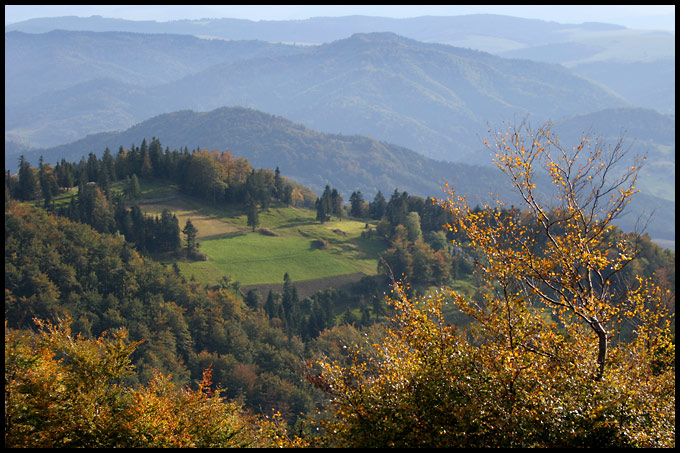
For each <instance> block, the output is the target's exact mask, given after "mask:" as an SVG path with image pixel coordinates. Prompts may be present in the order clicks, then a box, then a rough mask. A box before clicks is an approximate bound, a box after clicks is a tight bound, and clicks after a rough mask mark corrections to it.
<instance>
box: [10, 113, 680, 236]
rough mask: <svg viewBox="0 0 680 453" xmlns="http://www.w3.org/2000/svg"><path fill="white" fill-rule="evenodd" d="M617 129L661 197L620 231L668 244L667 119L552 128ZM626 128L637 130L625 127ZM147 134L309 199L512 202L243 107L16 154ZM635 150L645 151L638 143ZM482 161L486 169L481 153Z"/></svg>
mask: <svg viewBox="0 0 680 453" xmlns="http://www.w3.org/2000/svg"><path fill="white" fill-rule="evenodd" d="M645 118H646V120H645ZM607 121H609V123H607ZM624 123H628V124H630V126H631V128H630V129H629V132H630V133H631V134H629V135H627V137H630V138H635V136H633V135H632V133H635V134H638V135H639V137H640V138H639V140H638V141H637V142H635V143H634V144H635V146H637V148H636V149H635V150H634V151H641V152H645V151H646V152H648V153H649V157H650V159H649V162H648V165H647V168H651V169H654V168H660V169H663V171H662V172H659V173H656V174H655V173H654V172H651V173H647V174H646V175H647V179H646V181H647V182H648V183H653V184H654V185H656V186H657V187H656V188H657V189H659V190H660V192H654V186H653V185H649V186H647V187H649V189H647V188H643V193H642V194H638V196H637V197H636V198H635V199H634V201H633V204H632V205H631V208H630V209H629V211H630V215H628V216H626V217H624V219H623V220H622V223H620V226H621V227H622V228H624V229H625V230H632V229H633V228H634V227H635V221H636V219H637V216H638V215H639V214H640V213H642V212H645V211H646V212H649V211H650V210H652V209H655V210H656V214H655V220H654V222H653V223H652V224H651V225H650V226H649V228H648V231H649V233H650V235H651V236H652V237H653V238H661V239H668V240H672V239H674V237H675V202H674V198H669V197H668V196H667V195H668V190H669V187H673V188H674V184H675V182H674V162H675V158H674V153H673V152H669V151H668V150H669V149H670V150H672V149H674V146H675V145H674V140H673V141H672V142H671V141H670V140H671V139H672V135H671V133H672V132H671V131H673V130H674V127H675V126H674V124H675V121H674V119H672V120H671V117H669V116H667V115H660V114H658V113H656V112H652V111H647V110H644V109H632V110H629V109H623V110H620V111H619V110H613V111H604V112H600V113H598V114H592V115H590V116H586V117H580V116H575V117H572V118H570V119H569V120H568V121H565V123H564V125H560V124H557V125H556V126H555V127H556V128H557V130H560V129H559V128H560V127H562V129H561V130H560V134H562V136H563V137H564V140H565V143H567V141H566V140H574V139H576V137H580V135H581V134H582V133H583V132H590V133H596V132H597V131H599V130H602V131H603V137H604V138H605V139H606V140H610V139H611V140H615V139H616V137H617V135H618V133H619V132H621V131H620V129H619V128H618V126H617V125H619V124H624ZM607 124H609V126H607ZM644 124H646V126H644V127H643V125H644ZM635 125H638V126H639V127H642V129H640V130H638V129H635V128H633V126H635ZM570 135H571V136H573V137H570ZM152 137H158V138H159V139H160V140H161V143H162V146H163V147H164V148H165V147H169V148H170V149H183V148H184V147H188V148H189V149H196V147H200V148H207V149H209V150H212V149H215V150H218V151H224V150H227V149H228V150H230V151H231V152H232V153H233V154H234V155H237V156H242V157H245V158H247V159H249V161H250V162H251V164H252V165H253V166H254V167H255V168H270V169H274V168H275V167H277V166H278V167H279V168H280V170H281V172H282V174H284V175H286V176H287V177H290V178H291V179H293V180H295V181H297V182H299V183H301V184H303V185H305V186H307V187H309V188H311V189H312V190H313V191H315V192H316V193H317V194H320V193H321V192H322V191H323V188H324V187H325V185H326V184H329V185H330V186H332V187H335V188H337V189H338V190H339V191H340V192H341V194H342V195H343V198H344V199H345V200H346V201H347V200H349V195H350V194H351V192H353V191H355V190H361V192H362V193H363V194H364V199H366V200H367V201H370V200H372V197H373V196H374V195H375V194H376V193H377V191H378V190H380V191H382V192H383V194H384V195H385V196H389V195H390V194H391V192H392V191H393V190H394V189H395V188H396V189H398V190H399V191H406V192H408V193H409V194H412V195H419V196H422V197H426V196H435V197H439V196H441V195H442V189H443V185H444V183H449V184H451V185H452V186H453V187H454V188H456V190H458V192H459V193H461V194H464V195H467V196H468V197H469V200H471V202H472V203H485V202H490V201H491V200H492V196H491V195H490V194H502V195H503V198H504V201H506V202H507V203H510V204H512V203H514V204H519V199H518V198H515V197H514V191H513V190H511V189H510V186H509V184H508V181H507V180H506V178H504V177H503V176H502V175H501V174H500V172H499V170H497V169H496V168H492V167H490V166H475V165H468V164H462V163H450V162H443V161H437V160H434V159H430V158H427V157H424V156H422V155H420V154H418V153H416V152H414V151H412V150H409V149H407V148H403V147H400V146H396V145H393V144H390V143H387V142H380V141H377V140H375V139H372V138H369V137H364V136H359V135H351V136H348V135H339V134H324V133H322V132H318V131H315V130H312V129H309V128H307V127H305V126H302V125H300V124H296V123H293V122H292V121H290V120H287V119H285V118H283V117H279V116H275V115H270V114H268V113H264V112H260V111H256V110H253V109H246V108H242V107H234V108H219V109H216V110H213V111H210V112H193V111H179V112H174V113H169V114H163V115H159V116H156V117H154V118H151V119H149V120H147V121H144V122H142V123H139V124H137V125H136V126H134V127H132V128H129V129H127V130H125V131H123V132H108V133H101V134H93V135H90V136H88V137H86V138H85V139H82V140H78V141H76V142H73V143H71V144H68V145H62V146H58V147H54V148H50V149H42V150H34V151H30V152H26V151H25V150H24V155H25V157H26V158H27V160H28V161H29V162H31V163H36V162H38V160H39V158H40V156H43V158H44V160H45V161H46V162H52V163H54V162H57V161H59V160H60V159H61V158H65V159H66V160H68V161H79V160H80V159H81V158H82V157H83V156H86V155H87V154H88V153H89V152H93V153H95V154H96V155H98V156H101V154H102V153H103V151H104V149H106V147H108V148H109V149H110V150H111V151H112V153H114V154H115V153H116V151H117V150H118V148H119V147H120V146H123V147H124V148H128V147H129V146H130V145H131V144H137V145H139V144H140V143H141V142H142V140H143V139H144V138H146V139H147V141H148V140H150V139H151V138H152ZM640 144H643V145H645V147H644V148H643V147H640V146H638V145H640ZM660 150H661V151H663V150H665V151H666V154H665V155H664V154H663V153H662V152H661V151H660ZM18 157H19V156H18V155H17V154H14V155H6V156H5V165H6V166H7V168H15V166H16V163H17V162H18ZM487 159H488V162H491V156H490V155H489V154H487ZM671 159H672V160H671ZM671 176H673V177H671ZM642 182H643V183H644V182H645V181H644V178H643V181H642ZM655 193H656V194H658V195H659V196H655Z"/></svg>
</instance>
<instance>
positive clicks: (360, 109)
mask: <svg viewBox="0 0 680 453" xmlns="http://www.w3.org/2000/svg"><path fill="white" fill-rule="evenodd" d="M55 29H61V30H62V31H53V30H55ZM63 30H71V31H63ZM83 30H91V31H83ZM190 35H196V36H203V37H206V36H210V37H213V38H220V39H199V38H197V37H196V36H190ZM225 39H231V40H233V41H229V40H225ZM242 39H250V40H251V41H240V40H242ZM282 43H287V44H282ZM292 43H298V44H302V43H304V44H305V45H292ZM310 44H313V45H310ZM473 48H474V49H479V50H472V49H473ZM487 52H493V53H495V54H496V55H493V54H491V53H487ZM508 57H510V58H508ZM674 59H675V48H674V36H672V35H670V34H664V33H642V32H640V31H634V30H628V29H625V28H623V27H619V26H613V25H609V24H595V23H586V24H579V25H574V24H558V23H554V22H544V21H538V20H527V19H518V18H511V17H506V16H494V15H473V16H457V17H421V18H414V19H386V18H371V17H362V16H351V17H345V18H316V19H309V20H305V21H260V22H251V21H243V20H232V19H216V20H205V21H173V22H152V21H146V22H134V21H123V20H118V19H104V18H101V17H92V18H52V19H34V20H31V21H26V22H22V23H18V24H12V25H11V26H8V27H6V28H5V67H6V70H5V92H6V101H5V140H6V161H5V165H6V168H8V169H15V168H16V162H17V159H18V155H19V153H22V152H23V153H25V154H27V155H37V154H45V157H46V160H48V161H54V159H53V157H57V155H58V153H61V152H63V153H67V152H68V151H69V150H70V152H71V154H73V153H76V152H81V151H82V152H84V153H85V154H86V152H90V151H91V152H95V153H96V154H98V155H101V153H102V152H103V149H104V148H102V147H100V145H101V144H102V143H103V142H102V141H101V140H100V139H101V138H102V137H103V136H106V134H104V135H97V136H94V137H89V138H88V140H85V141H80V142H78V143H74V144H72V145H69V146H59V147H58V148H55V149H53V150H47V149H42V150H40V151H31V148H48V147H54V146H57V145H64V144H66V143H70V142H74V141H76V140H79V139H81V138H83V137H84V136H85V135H87V134H95V133H100V132H104V131H124V132H123V133H121V134H118V135H115V134H109V135H108V136H107V137H109V138H110V140H119V142H108V144H107V145H106V146H109V147H110V149H111V150H112V151H114V152H115V150H117V148H118V146H120V145H122V146H125V147H127V146H129V145H130V144H132V143H135V144H139V143H140V142H141V140H142V139H143V138H147V140H149V139H150V138H151V137H152V136H156V137H158V138H160V139H161V141H162V143H163V145H164V146H166V145H167V146H170V147H171V148H174V147H183V146H188V147H189V148H190V149H193V148H195V147H196V146H201V147H207V148H209V149H210V148H212V147H214V148H216V149H219V150H224V149H225V148H227V147H228V148H230V149H231V150H232V151H233V152H234V153H235V154H237V155H243V156H245V157H249V158H250V159H251V161H252V162H253V164H254V165H256V166H267V165H261V164H259V161H258V160H257V159H260V158H261V157H259V156H265V155H266V151H267V149H266V147H265V146H264V145H258V144H257V142H258V140H257V139H256V137H257V133H258V132H256V131H257V129H255V130H252V131H248V130H245V129H244V128H241V129H239V128H238V127H236V126H235V125H234V124H231V123H229V122H228V121H227V119H229V118H231V119H232V120H233V119H234V118H240V119H243V118H246V117H248V118H250V120H253V116H257V115H261V114H263V113H264V112H266V114H271V115H277V116H280V117H283V118H278V117H271V115H270V116H263V117H259V119H258V120H257V121H250V122H249V123H248V124H251V125H257V124H260V125H262V124H269V126H268V127H270V128H273V129H271V130H270V131H269V132H270V133H271V132H272V131H273V130H274V129H277V128H281V130H285V131H288V132H291V133H292V131H296V134H297V135H295V134H292V135H291V134H289V133H288V132H286V133H283V132H279V134H280V135H279V139H280V140H279V143H278V144H277V145H276V146H279V148H277V149H278V151H277V152H278V153H281V151H280V150H281V149H283V148H285V147H286V146H287V147H290V148H291V149H293V151H291V152H289V153H287V154H286V153H284V154H286V155H287V156H288V157H287V159H288V160H285V159H284V161H285V162H283V161H282V163H281V165H282V171H284V173H285V170H284V169H283V168H284V167H283V166H284V165H288V163H287V162H288V161H298V162H302V161H305V160H306V161H307V162H308V163H309V165H306V166H301V167H304V168H307V169H308V171H307V172H301V176H300V177H301V178H305V177H306V178H307V179H306V180H302V179H300V182H301V183H303V184H308V185H310V187H312V188H316V187H318V186H319V185H323V184H324V182H325V181H332V183H333V185H335V186H337V187H340V186H341V185H342V184H343V183H342V182H341V181H342V178H341V177H339V176H338V174H337V173H336V174H333V173H330V172H329V173H325V170H323V168H325V167H324V165H323V162H324V159H326V161H325V162H326V163H328V162H336V163H335V165H338V163H339V162H341V161H343V162H344V161H346V162H353V163H352V164H346V165H345V166H344V167H343V166H340V168H341V169H342V171H341V172H340V173H344V174H345V176H344V177H345V178H346V179H347V182H346V186H347V189H346V190H350V191H351V190H355V189H358V188H360V189H361V190H362V191H365V192H370V191H372V190H383V191H384V190H391V189H392V188H393V187H399V188H400V189H401V190H407V186H408V187H414V188H413V189H411V191H425V190H427V192H428V193H427V194H428V195H437V193H436V192H435V191H430V190H429V188H428V187H429V186H430V185H432V183H433V182H434V183H436V184H438V183H439V182H440V181H439V180H438V179H439V178H438V175H439V174H441V172H440V171H439V170H435V169H436V168H438V167H439V168H440V169H446V171H449V172H450V173H451V174H453V173H455V171H456V170H455V168H456V167H455V166H453V167H449V166H448V165H442V164H441V161H452V162H458V163H463V164H466V166H459V167H458V171H459V172H460V171H461V169H462V168H465V169H466V170H463V171H462V172H463V173H464V172H465V171H467V172H468V174H477V173H475V172H472V171H471V170H470V168H476V167H468V165H473V166H476V165H490V164H491V161H490V158H489V154H488V150H486V149H485V148H484V146H483V145H482V143H481V141H482V140H483V139H484V138H485V137H487V136H488V129H489V127H491V128H499V127H502V122H503V121H509V122H518V121H521V120H522V119H524V118H529V119H530V121H531V122H532V124H541V123H543V122H544V121H546V120H552V121H555V122H556V123H558V125H561V126H562V127H565V130H568V131H570V134H573V135H580V134H581V133H582V132H583V130H579V128H581V129H583V128H586V126H587V130H589V131H591V132H592V133H594V134H603V135H605V136H606V137H607V138H612V139H615V138H616V137H615V136H616V135H617V134H619V133H621V132H625V131H627V133H626V136H627V137H628V138H630V139H635V140H636V141H635V146H636V151H643V152H644V153H645V154H647V155H648V157H649V159H648V165H647V169H648V170H647V172H648V173H647V174H646V175H644V174H643V178H642V179H643V180H644V181H643V182H645V185H646V186H645V188H644V191H645V194H644V195H645V196H649V197H652V198H653V197H658V198H659V199H656V198H654V200H656V201H655V202H658V203H661V204H662V205H663V204H664V203H667V202H670V203H671V205H672V209H671V208H669V207H668V206H667V205H664V206H666V207H665V208H664V211H665V212H672V213H673V216H674V173H675V172H674V168H675V167H674V166H675V156H674V154H675V140H674V130H675V118H674V115H673V114H674V96H675V85H674V75H675V74H674ZM236 106H242V107H247V108H250V109H254V110H257V111H258V112H253V111H251V110H238V112H240V113H239V114H238V115H236V114H235V112H237V111H236V110H234V111H232V110H229V109H227V110H224V109H223V107H236ZM638 107H646V109H640V108H638ZM187 109H190V110H193V111H195V112H187V111H186V110H187ZM649 109H655V110H656V112H655V111H653V110H649ZM171 112H177V113H172V114H170V113H171ZM197 112H207V113H197ZM216 112H219V113H216ZM243 112H250V113H249V114H248V115H246V114H244V113H243ZM166 114H167V115H166ZM217 118H219V120H217ZM284 118H285V119H287V120H291V121H292V122H293V123H290V124H289V125H284V123H285V121H284ZM199 119H200V121H199ZM208 119H211V121H212V123H210V124H212V125H213V128H212V130H211V128H210V127H208V125H207V124H203V123H202V122H201V121H205V120H208ZM147 120H149V121H147ZM213 120H214V121H213ZM182 121H184V122H185V125H186V124H191V125H192V127H181V126H180V125H181V124H182ZM143 122H144V123H143ZM164 122H167V124H164ZM139 123H142V124H139ZM137 124H139V126H135V125H137ZM272 124H275V125H276V127H274V126H272ZM640 124H645V125H647V126H646V127H644V128H638V129H636V128H635V125H640ZM301 125H304V126H306V127H307V128H311V129H313V130H309V129H307V130H305V131H304V132H300V130H301V129H299V128H300V127H301ZM132 126H135V127H132ZM253 127H254V126H253ZM605 129H606V130H607V132H606V133H603V132H601V131H603V130H605ZM277 130H278V129H277ZM179 131H182V133H183V134H184V135H183V137H182V136H178V132H179ZM199 131H200V133H199ZM671 131H672V132H671ZM175 132H177V133H175ZM260 133H262V131H260ZM328 134H331V135H328ZM332 134H336V135H332ZM337 134H342V135H343V137H340V136H339V135H337ZM358 135H360V136H365V137H358ZM284 136H285V139H284V138H283V137H284ZM293 136H295V138H292V137H293ZM212 137H221V138H222V139H223V140H221V141H220V140H217V139H213V138H212ZM267 137H268V138H267V140H265V141H264V142H263V143H268V144H269V145H271V146H274V143H276V141H275V140H274V138H275V137H272V136H267ZM311 137H314V138H313V139H312V138H311ZM565 138H567V136H565ZM182 139H183V140H184V142H183V143H182ZM120 140H123V141H120ZM272 140H274V141H272ZM360 142H361V143H362V144H361V146H357V144H358V143H360ZM239 143H241V144H247V145H248V146H244V147H243V149H242V150H241V148H240V145H238V144H239ZM348 143H349V144H348ZM312 144H313V145H312ZM392 144H393V145H392ZM307 145H309V146H307ZM258 146H259V148H258ZM88 147H89V148H88ZM353 147H354V148H353ZM404 148H408V149H404ZM86 149H88V151H86ZM319 149H323V150H326V152H328V153H333V156H324V155H323V153H320V152H318V150H319ZM347 149H353V150H354V151H356V150H365V149H373V152H374V155H375V156H378V155H379V156H380V157H379V158H377V157H376V159H377V161H379V162H387V161H389V160H390V159H392V160H394V159H402V160H406V161H407V162H400V163H399V164H398V165H395V168H394V169H393V171H392V172H391V173H390V172H385V175H382V176H380V172H381V170H384V169H385V168H386V167H384V166H383V167H376V168H370V167H367V168H362V165H363V164H362V163H361V162H360V161H359V163H356V162H357V161H355V160H353V158H352V159H350V158H349V157H348V156H349V154H347V153H345V154H343V151H346V150H347ZM301 150H306V151H305V152H302V151H301ZM396 150H399V151H396ZM411 150H412V151H414V152H415V153H418V154H420V155H422V156H425V157H426V158H423V159H421V158H420V156H418V155H417V154H415V153H413V154H408V153H411ZM249 153H250V154H249ZM400 153H401V154H400ZM48 156H49V157H48ZM338 156H343V158H340V157H338ZM416 156H417V157H416ZM427 158H429V159H427ZM263 159H264V162H267V158H266V157H265V158H263ZM432 159H434V160H432ZM72 160H78V159H72ZM270 160H271V159H270ZM29 161H31V160H30V159H29ZM32 162H33V163H35V162H37V159H33V161H32ZM312 163H313V165H312ZM407 163H409V164H411V165H413V168H412V169H413V170H414V174H418V175H427V174H430V175H432V177H431V178H429V180H428V181H427V184H425V182H424V181H422V182H421V183H420V187H419V188H418V189H416V188H415V187H416V186H415V185H414V184H416V180H418V179H421V180H422V179H428V178H427V176H424V177H423V176H418V177H411V178H410V180H409V176H408V165H407ZM413 163H417V164H413ZM352 165H358V166H359V168H360V169H361V171H363V172H364V174H365V175H368V173H371V174H370V176H371V178H365V180H366V181H368V180H373V182H374V184H373V185H372V186H370V187H366V188H363V187H354V186H353V183H354V181H355V179H352V178H349V175H351V174H353V173H352V172H353V168H352ZM421 167H422V171H421V170H418V171H415V170H416V169H419V168H421ZM312 168H313V172H317V174H315V175H314V177H311V176H310V172H311V171H312V170H311V169H312ZM492 171H495V170H492ZM388 173H390V174H389V175H388ZM288 174H291V176H292V171H288ZM459 174H460V173H459ZM331 177H334V178H336V179H335V180H331V179H330V178H331ZM356 177H357V179H356V180H358V179H359V178H360V177H359V173H357V176H356ZM381 177H382V178H383V179H382V180H380V178H381ZM456 177H457V176H456ZM394 179H396V180H402V181H404V182H405V184H403V185H397V184H395V185H394V186H392V185H391V182H392V181H394ZM492 179H493V178H492ZM379 180H380V182H379V183H378V182H376V181H379ZM479 180H480V181H483V182H484V183H485V184H486V183H487V182H488V183H491V181H490V180H488V179H487V178H486V177H483V178H480V179H479ZM382 184H385V186H383V185H382ZM428 184H429V185H428ZM492 185H493V184H492ZM490 187H491V186H484V187H481V183H480V193H488V192H489V191H490V190H489V189H490ZM426 188H427V189H426ZM673 222H674V221H673ZM664 229H665V228H664ZM673 230H674V225H673ZM664 236H668V235H667V234H665V235H664Z"/></svg>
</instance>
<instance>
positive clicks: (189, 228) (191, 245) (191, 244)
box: [182, 219, 198, 256]
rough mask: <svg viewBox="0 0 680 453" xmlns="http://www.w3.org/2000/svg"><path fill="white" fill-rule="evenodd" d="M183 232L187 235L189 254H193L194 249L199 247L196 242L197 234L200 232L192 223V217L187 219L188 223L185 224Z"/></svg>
mask: <svg viewBox="0 0 680 453" xmlns="http://www.w3.org/2000/svg"><path fill="white" fill-rule="evenodd" d="M182 233H184V234H185V235H186V242H187V256H191V255H192V254H193V253H194V250H196V248H197V247H198V244H197V242H196V235H197V234H198V229H196V227H195V226H194V224H193V223H191V219H187V223H186V224H185V225H184V229H183V230H182Z"/></svg>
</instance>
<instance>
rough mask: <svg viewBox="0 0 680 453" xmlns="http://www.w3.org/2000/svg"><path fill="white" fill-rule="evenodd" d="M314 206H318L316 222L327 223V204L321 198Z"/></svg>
mask: <svg viewBox="0 0 680 453" xmlns="http://www.w3.org/2000/svg"><path fill="white" fill-rule="evenodd" d="M314 204H315V206H316V220H318V221H320V222H321V223H324V222H326V220H327V218H328V215H327V211H326V204H325V203H324V202H323V200H322V199H321V198H317V199H316V202H315V203H314Z"/></svg>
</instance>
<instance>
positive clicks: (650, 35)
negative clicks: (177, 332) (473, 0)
mask: <svg viewBox="0 0 680 453" xmlns="http://www.w3.org/2000/svg"><path fill="white" fill-rule="evenodd" d="M584 17H585V14H584ZM57 29H61V30H71V31H97V32H103V31H128V32H134V33H140V32H141V33H157V34H176V35H193V36H201V37H210V38H214V39H228V40H244V39H245V40H263V41H268V42H272V43H291V44H292V43H297V44H313V45H318V44H323V43H329V42H332V41H336V40H340V39H344V38H347V37H348V36H350V35H352V34H355V33H370V32H377V31H380V32H392V33H395V34H398V35H401V36H404V37H407V38H411V39H415V40H418V41H422V42H436V43H441V44H448V45H451V46H456V47H464V48H470V49H475V50H481V51H485V52H489V53H493V54H496V55H499V56H503V57H507V58H522V59H530V60H534V61H542V62H549V63H559V64H562V65H564V66H565V67H567V68H569V69H570V70H572V71H573V72H575V73H577V74H579V75H582V76H584V77H587V78H588V79H590V80H592V81H594V82H597V83H601V84H603V85H604V86H607V87H608V88H610V89H613V90H615V91H616V92H617V93H618V94H620V95H622V96H623V97H625V98H626V100H628V101H629V102H631V103H632V104H633V105H636V106H640V107H646V108H651V109H655V110H659V111H660V112H662V113H673V112H674V111H675V101H674V92H675V36H674V34H673V33H670V32H666V31H658V30H633V29H629V28H626V27H622V26H620V25H614V24H606V23H597V22H584V23H558V22H552V21H551V22H548V21H543V20H538V19H525V18H519V17H511V16H504V15H495V14H471V15H462V16H449V17H435V16H422V17H414V18H401V19H395V18H387V17H370V16H345V17H313V18H309V19H305V20H279V21H276V20H274V21H250V20H242V19H202V20H176V21H168V22H158V21H130V20H122V19H111V18H103V17H99V16H92V17H57V18H43V19H32V20H28V21H24V22H19V23H15V24H11V25H8V26H6V27H5V31H6V32H7V31H13V30H16V31H24V32H27V33H45V32H48V31H50V30H57Z"/></svg>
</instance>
